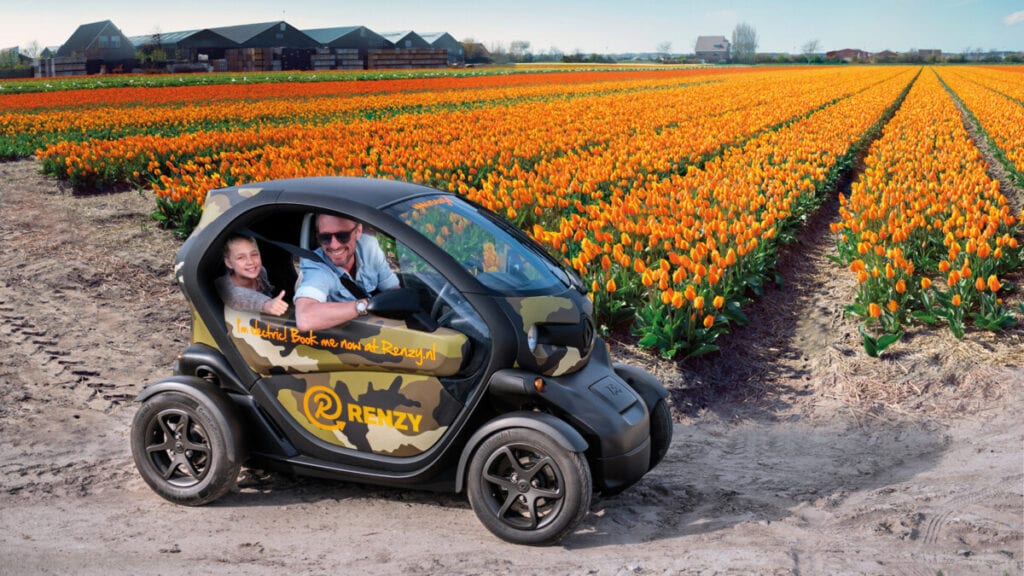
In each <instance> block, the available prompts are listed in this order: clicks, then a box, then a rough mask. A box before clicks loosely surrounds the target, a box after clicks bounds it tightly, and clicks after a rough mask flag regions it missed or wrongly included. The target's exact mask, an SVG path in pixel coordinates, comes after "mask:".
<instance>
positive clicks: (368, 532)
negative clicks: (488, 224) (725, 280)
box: [0, 161, 1024, 575]
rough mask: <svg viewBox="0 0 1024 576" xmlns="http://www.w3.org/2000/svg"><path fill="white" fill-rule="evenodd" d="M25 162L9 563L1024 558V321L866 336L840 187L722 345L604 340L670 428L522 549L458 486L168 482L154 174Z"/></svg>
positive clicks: (855, 565) (229, 568)
mask: <svg viewBox="0 0 1024 576" xmlns="http://www.w3.org/2000/svg"><path fill="white" fill-rule="evenodd" d="M36 170H37V168H36V165H35V164H33V163H31V162H28V161H25V162H16V163H6V164H0V346H2V349H3V352H2V354H3V362H2V364H0V574H17V575H31V574H67V573H71V574H85V575H100V574H104V575H105V574H111V573H118V574H172V573H178V572H179V570H181V569H183V568H184V569H187V570H189V571H190V572H193V573H197V574H247V575H262V574H285V573H291V574H368V573H373V574H492V573H511V572H515V573H520V574H592V575H614V574H795V575H800V574H803V575H808V574H901V575H935V574H939V573H941V574H945V575H952V574H999V575H1002V574H1021V573H1024V420H1022V417H1024V368H1022V366H1024V346H1022V343H1024V330H1022V329H1020V328H1017V329H1014V330H1012V331H1009V332H1007V333H1004V334H1001V335H999V336H994V335H991V334H988V333H977V332H970V333H968V335H967V337H966V338H964V339H963V340H962V341H958V340H956V339H954V338H953V337H952V336H951V335H950V334H949V333H948V331H934V330H922V329H912V330H910V331H909V332H908V334H907V336H906V337H905V338H904V340H903V341H902V342H900V343H898V344H896V345H895V346H893V347H892V348H891V349H890V350H889V351H888V352H887V354H886V355H885V356H884V357H883V358H882V359H871V358H868V357H867V356H866V355H865V354H864V353H863V350H862V349H861V345H860V341H859V336H858V335H857V332H856V323H855V322H854V321H853V320H851V319H847V318H844V317H843V314H842V307H843V305H844V303H846V302H848V301H849V299H850V295H851V294H852V290H853V286H852V284H851V279H849V278H847V276H849V274H845V273H841V272H839V271H837V270H836V268H835V265H834V264H832V263H831V262H830V261H829V260H828V259H827V258H826V254H827V253H828V252H829V249H830V247H831V239H830V238H829V234H828V228H827V222H828V221H829V220H830V219H831V218H832V217H833V215H834V214H835V206H834V205H826V206H824V207H823V208H822V210H821V212H820V215H819V216H818V217H816V218H815V219H814V220H812V221H811V222H809V223H808V226H807V230H806V231H805V233H804V234H803V235H802V236H801V238H800V240H799V242H797V243H796V244H794V245H792V246H790V247H789V248H788V249H787V250H786V251H785V254H784V256H783V259H782V261H781V262H780V265H779V270H780V272H781V273H782V274H783V276H784V277H785V279H786V283H785V285H784V286H780V287H772V288H770V289H769V291H768V293H767V294H766V295H765V297H764V298H762V299H760V300H759V301H758V302H756V303H754V304H753V305H752V306H750V307H749V308H748V309H747V312H748V314H749V316H750V318H751V321H752V322H751V325H750V326H747V327H743V328H737V329H736V330H735V331H734V332H733V333H732V334H730V335H728V336H727V337H725V338H723V340H722V341H721V344H722V349H723V350H724V352H723V353H721V354H718V355H714V356H710V357H707V358H703V359H700V360H699V361H690V362H686V363H682V364H670V363H661V362H657V361H656V360H654V359H653V358H651V357H649V356H646V355H644V354H643V353H641V352H637V351H635V350H634V349H632V348H631V347H630V346H628V344H626V343H615V347H614V348H615V351H616V353H617V355H618V357H619V358H620V359H626V360H628V361H631V362H637V363H641V364H644V365H645V366H647V367H648V368H649V369H651V370H653V371H655V372H657V373H658V374H659V375H660V376H661V377H662V378H663V379H664V380H665V382H666V384H667V385H668V386H669V387H670V389H671V392H672V399H673V404H674V406H673V409H674V414H675V418H676V420H677V424H676V428H675V441H674V444H673V446H672V449H671V451H670V452H669V454H668V455H667V457H666V458H665V461H664V462H663V463H662V465H661V466H660V467H659V468H657V469H656V470H655V471H653V472H652V473H651V474H649V475H648V476H647V477H645V478H644V480H643V481H641V482H640V483H639V484H638V485H637V486H635V487H634V488H631V489H630V490H628V491H626V492H625V493H623V494H621V495H619V496H617V497H615V498H606V499H602V498H595V501H594V503H593V506H592V508H591V513H590V514H589V515H588V516H587V517H586V518H584V520H583V522H582V523H581V525H580V527H579V530H578V531H577V532H576V533H574V534H572V535H570V536H569V537H568V538H566V539H565V540H564V541H563V542H562V544H561V545H559V546H554V547H547V548H524V547H516V546H512V545H509V544H506V543H503V542H501V541H499V540H497V539H496V538H495V537H493V536H491V535H490V533H488V532H487V531H486V530H485V529H484V528H483V527H482V526H481V525H480V524H479V522H478V521H477V519H476V517H475V516H474V514H473V513H472V511H471V510H470V508H469V506H468V504H467V503H466V501H465V499H464V498H463V497H462V496H460V495H445V494H440V495H439V494H433V493H418V492H411V491H398V490H390V489H381V488H375V487H365V486H356V485H350V484H344V483H330V482H322V481H316V480H308V479H296V478H291V477H287V476H283V475H268V474H265V473H261V472H259V471H252V470H243V474H242V477H241V478H240V482H239V487H238V489H237V490H236V491H234V492H233V493H231V494H229V495H228V496H227V497H225V498H223V499H222V500H220V501H218V502H217V503H215V504H213V505H209V506H206V507H202V508H186V507H179V506H175V505H172V504H169V503H167V502H165V501H163V500H162V499H160V498H159V497H158V496H156V495H155V494H154V493H153V492H152V491H150V490H149V488H148V487H147V486H146V485H145V484H144V483H143V482H142V480H141V479H140V477H139V476H138V474H137V473H136V472H135V469H134V466H133V464H132V462H131V456H130V453H129V448H128V428H129V424H130V421H131V417H132V415H133V414H134V411H135V408H136V407H135V406H134V405H133V404H132V402H131V399H132V397H133V396H134V395H135V394H136V393H137V392H139V390H141V389H142V387H143V386H144V385H145V384H147V383H150V382H153V381H155V380H157V379H159V378H161V377H164V376H166V375H168V374H169V373H170V365H171V362H172V361H173V359H174V356H175V354H177V352H178V351H179V350H180V349H181V348H182V347H183V345H184V344H185V341H186V339H187V321H188V318H187V315H186V313H185V304H184V301H183V299H182V297H181V295H180V293H179V292H178V291H177V289H176V287H175V286H174V284H173V281H172V276H171V262H172V258H173V254H174V252H175V250H176V249H177V246H178V241H176V240H174V239H173V238H172V237H171V236H170V235H169V234H167V233H165V232H163V231H160V230H157V229H156V228H155V226H154V224H153V222H152V221H150V220H149V219H148V218H147V214H148V212H149V211H150V210H151V209H152V206H153V201H152V198H151V197H149V196H147V195H146V194H140V193H136V192H125V193H120V194H116V195H107V196H88V197H81V196H75V195H73V194H71V193H70V192H69V191H67V190H64V189H62V186H61V185H60V184H59V183H57V182H56V181H54V180H51V179H48V178H44V177H42V176H40V175H39V174H38V173H37V172H36ZM1014 194H1015V195H1017V196H1016V199H1015V201H1019V191H1014ZM1016 281H1017V282H1018V283H1020V281H1021V278H1017V279H1016ZM1018 300H1019V297H1018Z"/></svg>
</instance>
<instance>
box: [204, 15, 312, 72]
mask: <svg viewBox="0 0 1024 576" xmlns="http://www.w3.org/2000/svg"><path fill="white" fill-rule="evenodd" d="M210 31H212V32H215V33H216V34H219V35H221V36H223V37H225V38H227V39H228V40H231V41H232V42H234V43H235V45H234V47H231V48H228V49H227V50H226V51H225V53H224V56H225V58H226V60H227V70H229V71H231V72H269V71H272V70H310V69H312V59H311V56H312V55H313V54H314V53H315V52H316V48H319V47H320V43H319V42H317V41H316V40H314V39H313V38H310V37H309V35H307V34H306V33H305V32H303V31H301V30H299V29H298V28H296V27H294V26H292V25H291V24H289V23H287V22H284V21H277V22H263V23H259V24H242V25H239V26H223V27H219V28H210Z"/></svg>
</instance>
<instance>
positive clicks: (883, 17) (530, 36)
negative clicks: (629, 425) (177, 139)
mask: <svg viewBox="0 0 1024 576" xmlns="http://www.w3.org/2000/svg"><path fill="white" fill-rule="evenodd" d="M0 7H2V11H0V14H2V16H0V48H5V47H11V46H16V45H21V46H25V45H28V44H29V43H30V42H32V41H36V42H38V44H39V46H41V47H45V46H53V45H59V44H61V43H63V42H64V41H65V40H67V38H68V37H69V36H71V34H72V33H73V32H74V31H75V28H77V27H78V25H79V24H86V23H89V22H96V21H100V20H111V21H113V22H114V24H115V25H117V26H118V27H119V28H120V29H121V31H122V32H124V33H125V34H126V35H128V36H136V35H145V34H152V33H153V32H155V31H161V32H175V31H179V30H191V29H197V28H210V27H215V26H229V25H234V24H251V23H257V22H268V21H276V20H285V21H286V22H288V23H289V24H292V25H293V26H296V27H298V28H300V29H302V28H307V29H308V28H325V27H331V26H355V25H362V26H366V27H368V28H370V29H371V30H374V31H377V32H390V31H397V30H415V31H417V32H448V33H450V34H451V35H452V36H454V37H455V38H456V39H459V40H462V39H466V38H474V39H476V40H477V41H479V42H483V43H484V44H485V45H487V46H493V45H495V44H497V43H501V44H503V45H504V46H505V47H508V45H509V43H510V42H512V41H514V40H525V41H528V42H530V49H531V51H532V52H534V53H541V52H547V51H549V50H550V49H551V48H552V47H554V48H557V49H559V50H561V51H562V52H566V53H571V52H575V51H577V50H578V51H581V52H584V53H590V52H600V53H621V52H653V51H655V50H656V49H657V47H658V45H659V44H661V43H663V42H670V43H671V44H672V51H673V52H678V53H685V52H692V51H693V45H694V43H695V42H696V40H697V37H698V36H702V35H722V36H726V37H731V35H732V30H733V28H734V27H735V26H736V24H737V23H740V22H746V23H748V24H750V25H751V26H753V27H754V29H755V30H756V31H757V33H758V38H759V44H758V51H760V52H791V53H798V52H800V51H801V48H802V46H803V45H804V44H805V43H807V41H809V40H813V39H817V40H819V41H820V46H821V51H828V50H836V49H840V48H859V49H863V50H867V51H870V52H878V51H881V50H886V49H888V50H893V51H897V52H903V51H908V50H911V49H922V48H938V49H941V50H943V51H944V52H963V51H964V50H965V49H981V50H983V51H987V50H1014V51H1021V50H1024V0H1015V1H1009V0H838V1H825V2H823V1H820V0H790V1H775V2H768V1H756V0H675V1H671V0H631V1H625V2H624V1H621V0H616V1H612V0H501V1H494V0H476V1H470V0H358V1H346V0H294V1H291V2H289V1H287V0H174V1H172V2H151V3H149V2H145V1H140V0H0ZM282 7H283V8H282Z"/></svg>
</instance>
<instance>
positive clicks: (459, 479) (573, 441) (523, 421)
mask: <svg viewBox="0 0 1024 576" xmlns="http://www.w3.org/2000/svg"><path fill="white" fill-rule="evenodd" d="M509 428H528V429H531V430H536V431H537V432H540V433H542V434H546V435H548V436H550V437H551V438H552V439H553V440H554V441H555V442H557V443H558V444H559V445H560V446H561V447H562V448H565V449H566V450H568V451H570V452H579V453H583V452H586V451H587V448H588V447H589V444H587V441H586V439H584V438H583V435H582V434H580V433H579V431H577V430H576V429H575V428H573V427H572V425H570V424H569V423H568V422H566V421H565V420H562V419H561V418H559V417H557V416H555V415H553V414H548V413H546V412H527V411H518V412H510V413H508V414H503V415H501V416H498V417H497V418H494V419H493V420H490V421H489V422H487V423H486V424H484V425H483V426H481V427H480V429H479V430H477V431H476V432H475V433H474V434H473V435H472V436H471V437H470V438H469V441H467V442H466V445H465V446H464V447H463V449H462V455H461V456H460V457H459V466H458V468H457V469H456V472H455V492H456V493H459V492H462V491H463V489H465V486H466V470H467V468H468V467H469V462H470V459H471V458H472V457H473V453H474V452H475V451H476V449H477V448H478V447H479V446H480V444H482V443H483V442H484V440H486V439H487V438H489V437H490V436H491V435H493V434H495V433H497V432H500V431H502V430H506V429H509Z"/></svg>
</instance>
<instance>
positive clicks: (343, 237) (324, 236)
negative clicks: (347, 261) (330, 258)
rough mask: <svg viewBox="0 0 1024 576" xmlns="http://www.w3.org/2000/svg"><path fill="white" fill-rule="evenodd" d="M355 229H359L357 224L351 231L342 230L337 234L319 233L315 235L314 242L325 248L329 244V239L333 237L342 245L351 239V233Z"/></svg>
mask: <svg viewBox="0 0 1024 576" xmlns="http://www.w3.org/2000/svg"><path fill="white" fill-rule="evenodd" d="M356 228H359V225H358V224H357V225H356V226H355V227H354V228H352V229H351V230H342V231H339V232H321V233H319V234H317V235H316V241H317V242H319V243H321V244H323V245H325V246H326V245H327V244H330V243H331V237H332V236H333V237H334V238H337V239H338V242H340V243H342V244H344V243H346V242H348V241H349V240H351V239H352V233H353V232H355V231H356Z"/></svg>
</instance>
